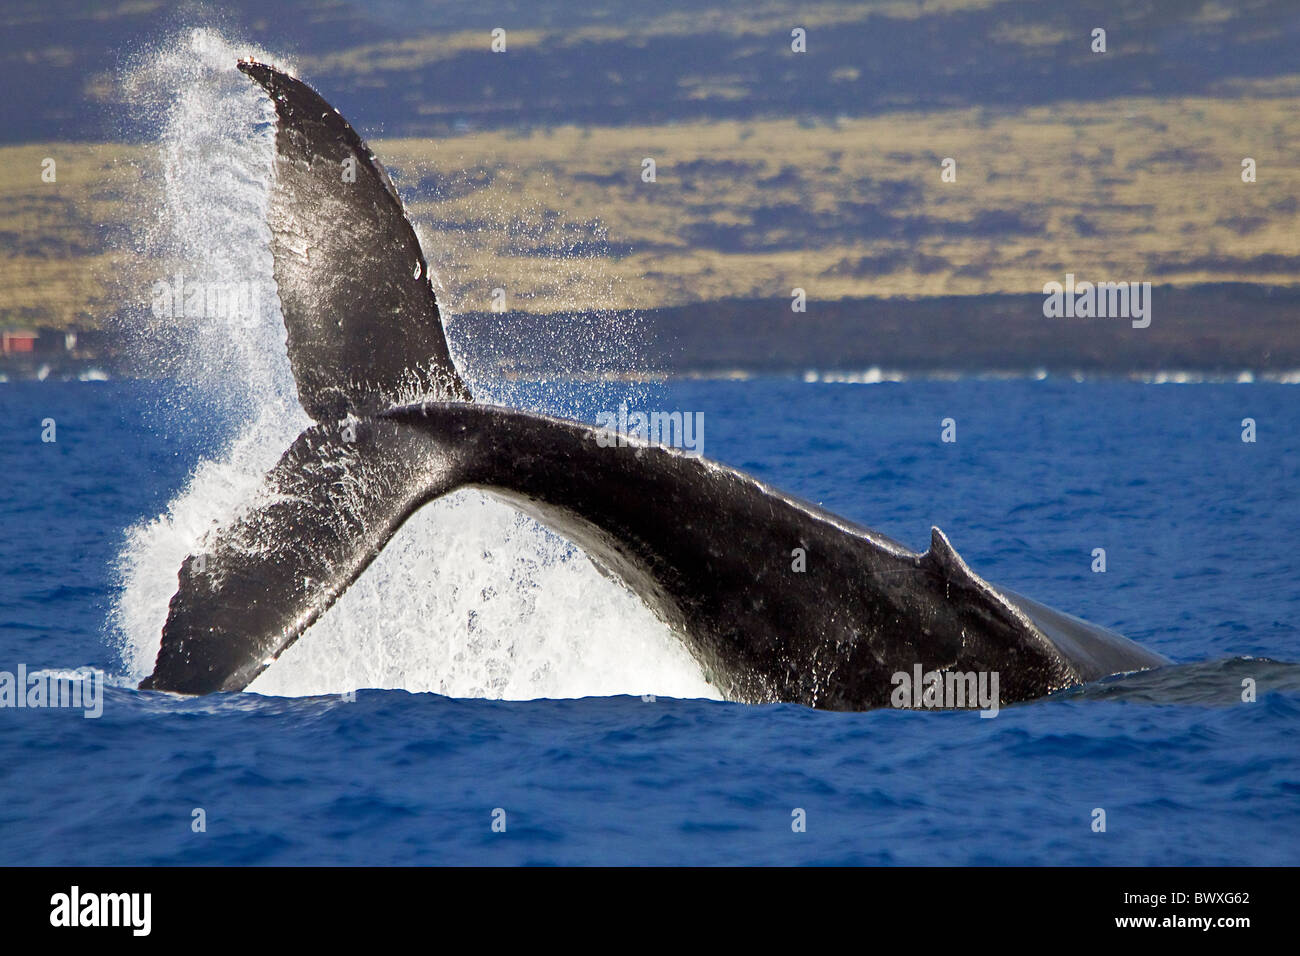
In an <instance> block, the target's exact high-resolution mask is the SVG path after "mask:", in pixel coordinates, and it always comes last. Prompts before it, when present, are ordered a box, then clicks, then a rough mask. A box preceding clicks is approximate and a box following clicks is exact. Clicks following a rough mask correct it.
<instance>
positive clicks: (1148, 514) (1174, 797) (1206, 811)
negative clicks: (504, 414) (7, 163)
mask: <svg viewBox="0 0 1300 956" xmlns="http://www.w3.org/2000/svg"><path fill="white" fill-rule="evenodd" d="M566 389H567V393H565V394H567V398H565V399H564V401H562V402H559V403H558V404H561V405H563V406H564V407H565V409H566V410H568V411H569V412H570V413H571V414H574V415H579V416H582V417H584V418H586V420H594V414H595V413H596V412H598V411H599V410H600V409H601V407H602V403H608V402H611V401H614V399H612V398H609V397H607V396H605V395H602V394H601V393H600V391H599V389H592V388H589V387H587V386H581V385H571V386H563V387H559V386H554V385H553V386H550V387H549V390H548V394H549V395H550V396H551V398H552V400H553V399H554V397H555V396H556V395H558V394H560V393H561V392H564V391H565V390H566ZM176 395H177V393H176V391H175V390H174V389H173V388H171V387H169V386H167V385H164V384H146V383H139V382H106V383H105V382H93V383H75V382H74V383H55V382H44V383H10V384H2V385H0V438H2V440H0V475H3V476H4V477H3V480H2V481H0V523H2V524H0V526H2V528H3V530H2V531H0V671H9V672H15V671H16V669H17V668H18V667H19V666H20V665H22V666H25V667H26V668H27V669H28V671H31V672H36V671H45V670H53V671H59V672H62V671H65V670H71V669H76V668H83V667H87V666H90V667H96V668H101V669H103V670H104V671H105V672H107V674H108V682H109V685H110V686H109V687H108V688H107V690H106V693H105V698H104V701H103V713H102V716H100V717H98V718H97V719H86V718H84V717H83V716H82V715H81V712H79V711H76V710H71V709H51V708H36V709H33V708H21V709H19V708H3V709H0V864H65V863H70V864H76V863H86V864H213V863H230V864H243V863H278V864H290V863H323V864H324V863H340V864H384V863H458V864H518V863H538V864H579V863H597V864H666V863H690V864H808V863H813V864H950V863H976V864H1013V863H1049V864H1125V865H1147V864H1294V863H1296V862H1297V857H1298V853H1297V850H1298V848H1300V839H1298V838H1300V762H1298V760H1297V755H1298V751H1300V746H1298V745H1297V739H1300V738H1298V735H1297V731H1300V669H1297V668H1296V667H1295V666H1294V665H1293V664H1289V663H1286V662H1290V661H1298V660H1300V646H1298V645H1300V640H1298V634H1297V620H1298V619H1300V585H1298V583H1297V582H1300V555H1298V553H1297V548H1296V547H1295V542H1296V541H1297V540H1298V539H1300V482H1298V480H1297V479H1298V478H1300V441H1298V439H1300V389H1297V388H1296V387H1294V386H1285V385H1269V384H1260V383H1256V384H1250V385H1163V386H1157V385H1139V384H1128V383H1107V382H1086V383H1076V382H1073V381H1057V380H1055V379H1051V378H1049V379H1047V380H1045V381H978V380H971V381H956V382H942V381H915V382H901V383H883V384H872V385H853V384H830V383H824V382H823V383H807V382H803V381H798V380H794V379H776V378H772V379H754V380H750V381H743V382H716V381H699V382H683V383H678V384H673V385H670V386H665V387H661V388H651V389H648V390H646V391H645V393H644V394H643V395H642V396H641V400H642V401H643V402H645V403H646V405H647V406H648V407H650V408H654V409H665V410H673V409H676V410H682V411H692V412H695V411H698V412H702V413H703V415H704V422H705V431H704V448H703V450H704V452H705V454H706V455H708V456H709V457H711V458H715V459H718V460H721V461H723V462H726V463H728V464H730V465H733V466H736V467H739V468H742V469H744V470H746V471H749V472H751V473H753V474H755V475H756V476H758V477H760V478H762V479H763V480H765V481H768V482H770V483H773V484H775V485H777V486H778V487H780V488H782V489H784V490H787V491H790V492H792V493H794V494H797V495H800V496H802V497H805V498H808V499H810V500H812V501H816V502H819V503H821V504H823V505H825V506H826V507H828V508H830V509H832V510H834V511H837V512H839V513H841V514H843V515H845V516H847V517H849V518H851V519H853V520H855V521H858V522H860V523H863V524H866V525H868V526H869V527H872V528H874V529H876V530H878V531H881V532H883V533H885V534H888V535H890V536H892V537H894V538H896V539H897V540H899V541H901V542H903V543H904V544H907V545H908V546H910V547H913V548H916V549H918V550H919V549H923V548H924V547H925V546H926V545H927V544H928V541H929V531H930V527H931V525H938V526H939V527H941V528H942V529H943V530H944V531H945V532H947V534H948V535H949V537H950V539H951V540H952V542H953V544H954V546H955V547H956V548H957V549H958V551H960V552H961V554H962V555H963V556H964V557H965V558H966V560H967V561H968V562H969V563H970V564H971V566H972V567H973V568H974V569H975V570H976V571H977V572H979V573H981V574H982V575H984V576H986V577H987V578H989V579H990V580H992V581H995V582H997V583H1000V584H1004V585H1006V586H1008V587H1011V588H1013V589H1015V590H1017V591H1019V592H1021V593H1024V594H1027V595H1030V596H1033V597H1034V598H1036V599H1038V600H1040V601H1044V602H1046V603H1048V604H1052V605H1054V606H1056V607H1058V608H1061V609H1062V610H1066V611H1069V612H1071V613H1074V614H1078V615H1080V616H1082V617H1085V618H1087V619H1089V620H1092V621H1094V622H1096V623H1099V624H1102V625H1106V626H1109V627H1112V628H1115V629H1116V630H1119V631H1120V632H1122V633H1124V634H1126V635H1128V636H1129V637H1131V638H1133V639H1134V640H1136V641H1138V642H1140V643H1142V644H1144V645H1146V646H1148V647H1151V648H1153V649H1155V650H1157V651H1159V652H1161V653H1163V654H1164V655H1166V656H1168V657H1169V658H1171V659H1172V660H1173V661H1174V662H1175V665H1174V666H1171V667H1169V668H1165V669H1163V670H1160V671H1155V672H1150V673H1146V674H1141V675H1134V676H1129V677H1124V678H1115V679H1112V680H1110V681H1107V682H1103V683H1101V684H1098V685H1094V686H1092V687H1089V688H1084V689H1076V690H1073V691H1069V692H1065V693H1062V694H1059V695H1057V696H1055V697H1052V698H1050V699H1046V700H1042V701H1037V702H1033V703H1028V704H1024V705H1020V706H1016V707H1010V708H1005V709H1003V710H1002V711H1001V712H1000V713H999V715H998V716H997V717H996V718H994V719H981V718H980V717H979V716H978V715H977V714H976V713H974V712H950V713H927V712H903V711H876V712H869V713H858V714H842V713H824V712H816V711H812V710H808V709H805V708H802V707H797V706H786V705H773V706H762V707H751V706H744V705H737V704H732V703H728V702H725V701H721V700H718V699H711V698H716V693H715V692H713V690H712V688H711V687H710V686H709V685H708V684H707V683H705V682H704V680H703V677H702V676H701V675H700V673H699V671H698V669H697V668H695V666H694V664H693V662H692V661H691V660H690V658H689V656H687V655H686V654H685V653H684V652H683V651H682V648H681V646H680V644H679V643H678V642H677V641H676V639H675V637H674V636H673V635H672V634H671V633H670V632H668V631H666V630H665V629H664V628H663V627H662V625H660V624H659V623H658V622H657V621H655V620H654V619H653V617H652V616H650V615H649V614H648V612H646V611H645V609H644V608H643V607H641V606H640V605H639V603H638V602H637V601H636V600H635V598H633V597H631V596H630V595H629V594H628V593H627V592H625V591H623V590H622V589H621V588H619V587H618V586H617V585H616V584H614V583H613V582H610V581H607V580H606V579H605V578H604V577H603V576H602V575H600V574H599V573H598V572H596V571H595V570H594V569H593V568H592V566H591V565H590V564H589V563H588V562H587V561H586V559H585V558H584V557H583V556H582V555H581V554H580V553H576V552H574V551H573V550H572V549H570V548H568V547H567V546H566V544H565V543H564V542H563V541H560V540H558V539H556V538H555V537H554V536H553V535H550V534H548V533H547V532H545V531H544V530H542V529H540V528H538V527H537V526H536V525H534V524H532V523H531V522H528V521H524V520H522V519H519V518H517V517H516V516H515V515H514V514H513V512H510V511H509V509H506V508H505V507H504V506H502V505H499V504H496V503H493V502H489V501H487V500H485V499H483V498H482V497H481V496H478V495H476V494H470V493H462V494H460V495H457V496H455V497H454V498H453V499H450V500H447V501H444V502H441V503H439V504H436V505H434V506H431V507H430V508H427V509H425V511H424V512H421V514H420V515H419V516H417V518H416V519H413V521H412V522H411V523H410V524H408V526H407V527H406V528H404V529H403V531H402V532H401V533H400V534H399V536H398V538H397V539H395V540H394V542H393V544H392V546H391V547H390V548H389V549H388V550H386V551H385V556H384V557H381V560H380V561H378V562H376V564H375V565H373V566H372V567H371V568H370V569H369V570H368V571H367V572H366V573H365V575H363V577H362V579H361V581H359V582H358V584H357V586H356V587H354V589H353V590H352V591H350V592H349V593H348V595H347V596H345V598H344V600H343V601H341V602H340V604H339V605H338V606H337V607H336V608H335V609H334V610H332V611H331V612H329V613H328V614H326V615H325V617H324V618H322V620H321V621H320V622H318V624H316V625H315V626H313V628H311V629H310V630H309V631H308V633H307V635H306V636H305V637H304V638H303V639H302V640H301V641H300V642H299V644H297V645H295V646H294V647H293V648H291V649H290V651H289V652H287V653H286V654H285V655H284V657H283V658H282V659H281V660H280V661H279V662H277V663H276V664H274V665H273V666H272V667H271V668H270V669H269V670H268V671H267V672H266V673H265V674H264V675H263V676H262V677H261V678H259V680H258V681H257V682H255V683H254V685H253V686H252V688H251V689H250V690H249V691H248V692H244V693H240V694H219V695H214V696H211V697H207V698H202V699H186V698H179V697H173V696H170V695H166V694H158V693H142V692H138V691H136V690H134V689H133V687H134V684H135V683H136V682H137V681H138V680H139V678H140V677H141V676H142V675H143V674H144V673H147V671H148V669H149V667H150V665H151V663H152V655H153V654H154V653H156V650H157V642H158V630H159V628H160V627H161V621H162V616H164V615H165V612H166V603H167V600H168V598H169V597H170V594H171V591H172V590H173V589H174V587H175V583H176V578H175V574H176V570H177V567H178V565H179V562H180V559H181V558H183V557H184V555H185V554H186V553H187V550H188V549H189V548H190V547H191V546H192V545H193V543H194V542H195V541H196V540H197V538H198V536H199V535H201V534H202V532H203V531H204V529H205V528H206V527H207V526H208V525H209V524H210V522H211V521H212V520H214V518H219V517H220V516H221V514H223V513H224V511H223V509H228V508H229V507H231V503H232V502H236V501H237V500H238V499H239V497H240V496H241V495H242V494H246V493H247V490H248V487H249V482H255V479H256V476H257V475H258V474H260V471H261V470H262V469H264V468H265V467H266V466H268V465H269V464H270V463H272V462H273V461H274V459H275V457H276V456H277V455H278V453H279V450H280V449H282V448H283V446H284V444H287V442H284V441H282V437H283V435H284V434H287V435H289V437H292V433H294V432H295V430H296V428H298V427H299V426H300V425H301V422H299V421H296V420H292V418H291V416H289V417H282V420H278V421H273V422H270V423H262V424H261V425H259V426H257V427H256V428H252V429H251V431H250V426H248V424H247V422H246V421H245V422H243V423H242V424H240V426H239V427H238V428H232V427H231V426H230V425H229V424H228V422H227V419H226V417H225V413H224V412H222V411H221V410H220V409H217V408H215V407H211V406H208V405H204V404H203V403H202V402H196V403H195V404H194V405H192V406H186V405H183V404H179V403H178V401H177V397H176ZM554 403H555V402H554V401H553V404H554ZM532 404H545V402H532ZM945 418H952V419H953V420H954V421H955V425H956V438H957V440H956V441H955V442H952V443H945V442H943V441H941V422H942V420H943V419H945ZM1246 418H1250V419H1253V420H1254V421H1255V423H1256V441H1254V442H1243V441H1242V430H1243V426H1242V421H1243V419H1246ZM47 419H53V421H54V423H55V426H56V433H55V437H56V439H57V440H56V441H53V442H45V441H42V433H43V431H44V430H45V427H46V426H45V425H44V424H43V423H45V421H46V420H47ZM240 429H243V430H242V431H241V430H240ZM259 429H260V430H259ZM250 434H256V435H258V436H261V437H259V438H257V440H252V439H250V438H249V437H248V436H249V435H250ZM268 436H269V437H268ZM611 494H617V490H616V489H611ZM1097 548H1104V549H1105V555H1106V570H1105V572H1104V573H1097V572H1094V571H1093V565H1094V561H1095V558H1094V549H1097ZM1248 681H1253V682H1254V683H1255V686H1256V688H1257V699H1255V700H1254V701H1244V700H1243V699H1242V698H1243V682H1248ZM352 690H356V691H357V693H356V694H355V695H349V694H347V692H348V691H352ZM1098 809H1102V810H1104V811H1105V822H1106V828H1105V831H1104V832H1096V831H1095V830H1094V820H1095V819H1096V818H1097V815H1096V811H1097V810H1098ZM800 810H801V811H803V814H802V817H803V818H804V819H806V830H805V831H804V832H796V829H795V828H793V827H792V822H794V821H795V820H796V818H798V817H799V816H800V814H798V813H797V811H800ZM196 811H202V812H201V813H196ZM200 819H201V820H202V821H203V823H204V827H202V828H199V827H198V825H197V821H199V820H200ZM494 821H497V823H498V827H497V828H496V829H494V827H493V823H494ZM500 821H504V824H505V829H504V832H500Z"/></svg>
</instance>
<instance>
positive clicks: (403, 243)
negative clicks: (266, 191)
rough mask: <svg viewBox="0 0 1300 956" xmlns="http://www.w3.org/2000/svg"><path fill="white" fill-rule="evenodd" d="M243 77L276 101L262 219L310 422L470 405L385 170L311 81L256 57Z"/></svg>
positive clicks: (245, 65) (243, 66) (244, 65)
mask: <svg viewBox="0 0 1300 956" xmlns="http://www.w3.org/2000/svg"><path fill="white" fill-rule="evenodd" d="M239 69H240V70H242V71H243V72H244V73H246V74H248V76H250V77H252V78H253V79H254V80H256V81H257V82H258V83H259V84H260V85H261V86H262V87H263V89H265V90H266V92H267V93H268V94H269V95H270V97H271V101H272V103H274V105H275V112H276V132H275V175H274V179H273V183H272V186H271V194H270V206H269V210H268V213H267V219H268V225H269V226H270V229H271V251H272V254H273V256H274V259H275V282H276V286H277V289H278V291H279V295H280V306H281V312H282V313H283V315H284V324H285V329H286V331H287V333H288V339H287V342H288V351H289V361H290V364H291V365H292V367H293V374H294V379H295V380H296V382H297V384H298V396H299V399H300V400H301V402H302V406H303V408H304V409H306V411H307V414H309V415H310V416H311V417H312V418H313V419H315V420H316V421H319V422H331V421H337V420H339V419H341V418H343V417H345V416H346V415H349V414H352V415H367V414H374V413H377V412H380V411H383V410H384V409H387V408H391V407H393V406H394V405H400V404H404V403H406V402H410V401H414V400H418V399H434V400H443V401H470V400H471V396H470V392H469V389H468V388H467V387H466V385H465V383H464V381H463V380H462V378H461V376H460V374H459V372H457V370H456V366H455V363H454V362H453V361H452V358H451V352H450V349H449V348H448V345H447V337H446V334H445V331H444V329H443V324H442V315H441V312H440V310H439V308H438V302H437V298H436V296H435V295H434V290H433V285H432V284H431V282H430V276H429V265H428V262H427V261H426V260H425V257H424V253H423V251H422V250H421V249H420V243H419V240H418V239H417V238H416V235H415V230H414V229H412V227H411V223H410V221H409V220H408V219H407V217H406V212H405V210H404V208H403V206H402V200H401V198H400V197H399V196H398V194H397V190H396V189H395V188H394V187H393V183H392V180H391V179H390V178H389V176H388V173H387V172H386V171H385V169H384V167H383V164H382V163H380V161H379V160H378V159H377V158H376V157H375V155H374V153H373V152H371V150H370V148H369V147H368V146H367V145H366V143H365V141H364V140H362V139H361V137H360V136H359V135H357V132H356V131H355V130H354V129H353V128H352V127H351V126H350V125H349V124H348V122H347V120H345V119H344V118H343V117H342V116H341V115H340V114H339V113H338V111H337V110H335V109H334V107H332V106H330V105H329V103H327V102H326V101H325V100H324V99H323V98H322V97H321V96H320V94H318V93H317V92H316V91H315V90H313V89H312V88H311V87H310V86H308V85H307V84H306V83H304V82H302V81H301V80H299V79H297V78H296V77H293V76H290V75H289V74H287V73H285V72H283V71H281V70H277V69H276V68H275V67H272V66H269V65H267V64H265V63H259V62H257V61H255V60H251V59H250V60H241V61H239Z"/></svg>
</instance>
